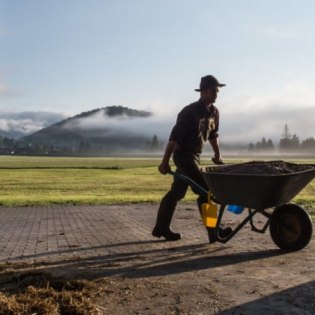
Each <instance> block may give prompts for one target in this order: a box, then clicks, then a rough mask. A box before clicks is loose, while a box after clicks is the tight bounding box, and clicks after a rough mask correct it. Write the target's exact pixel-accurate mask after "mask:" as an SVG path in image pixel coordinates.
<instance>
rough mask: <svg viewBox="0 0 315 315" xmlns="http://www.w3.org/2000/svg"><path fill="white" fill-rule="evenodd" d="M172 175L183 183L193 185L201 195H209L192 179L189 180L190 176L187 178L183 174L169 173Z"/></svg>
mask: <svg viewBox="0 0 315 315" xmlns="http://www.w3.org/2000/svg"><path fill="white" fill-rule="evenodd" d="M168 173H169V174H170V175H173V176H174V177H175V178H178V179H180V180H182V181H183V182H185V183H187V184H189V185H191V186H192V187H194V188H195V189H196V190H198V192H199V193H200V194H201V195H208V191H207V190H205V189H204V188H203V187H201V186H200V185H199V184H197V183H196V182H195V181H193V180H192V179H191V178H189V177H188V176H185V175H183V174H180V173H177V172H174V171H169V172H168Z"/></svg>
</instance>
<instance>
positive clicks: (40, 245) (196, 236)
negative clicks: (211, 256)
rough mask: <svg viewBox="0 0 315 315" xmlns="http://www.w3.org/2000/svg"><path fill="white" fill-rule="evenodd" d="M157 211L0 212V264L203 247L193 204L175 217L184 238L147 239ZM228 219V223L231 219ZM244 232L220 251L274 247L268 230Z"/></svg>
mask: <svg viewBox="0 0 315 315" xmlns="http://www.w3.org/2000/svg"><path fill="white" fill-rule="evenodd" d="M156 210H157V205H150V204H149V205H146V204H135V205H113V206H52V207H17V208H0V224H1V229H0V240H1V242H0V262H12V261H25V262H42V261H43V262H44V261H48V262H52V261H62V260H69V259H87V258H93V257H94V258H95V257H98V256H101V257H105V258H106V257H109V256H113V255H126V254H128V255H131V254H134V255H138V254H139V253H141V252H144V251H145V252H146V253H148V250H150V249H152V251H153V250H157V249H168V248H174V247H177V246H178V247H183V246H185V245H189V246H191V245H198V244H199V245H200V244H203V245H205V246H208V244H207V236H206V233H205V229H204V228H203V226H202V224H201V221H200V218H199V214H198V211H197V210H196V209H195V205H194V204H184V203H183V204H180V205H179V207H178V210H177V212H176V215H175V218H174V221H173V222H174V223H173V227H174V230H176V231H180V232H181V233H182V234H183V239H182V240H181V241H179V242H162V241H159V240H158V239H156V238H153V237H152V236H151V230H152V226H153V224H154V221H155V216H156ZM232 216H234V217H230V223H231V222H233V221H232V219H235V215H233V214H232ZM228 218H229V217H228ZM243 230H244V231H243ZM243 230H242V231H241V232H240V233H239V234H238V235H236V236H235V237H234V238H233V239H232V240H231V241H230V242H229V243H227V244H225V245H223V244H220V246H225V247H226V246H228V245H230V244H232V245H233V244H234V245H237V250H243V249H244V250H249V249H252V250H255V246H256V247H257V248H258V244H259V246H260V248H261V246H265V249H274V248H275V245H274V244H273V243H272V241H271V239H270V235H269V231H267V232H266V233H265V234H263V235H262V234H257V233H254V232H250V231H249V227H245V228H243ZM244 240H245V241H244ZM243 241H244V242H243ZM243 243H244V244H243ZM242 244H243V245H242ZM264 244H265V245H264ZM212 246H215V245H212ZM229 247H230V246H229ZM233 247H234V246H232V248H233ZM242 247H243V248H242ZM212 248H213V247H212Z"/></svg>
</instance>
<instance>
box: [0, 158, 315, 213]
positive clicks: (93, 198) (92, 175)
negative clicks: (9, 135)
mask: <svg viewBox="0 0 315 315" xmlns="http://www.w3.org/2000/svg"><path fill="white" fill-rule="evenodd" d="M240 161H241V160H239V159H238V160H231V161H228V162H240ZM295 162H300V163H302V162H305V161H295ZM307 162H308V163H311V162H312V161H307ZM158 163H159V159H145V158H119V159H114V158H63V157H62V158H61V157H58V158H56V157H15V156H12V157H11V156H5V157H0V189H1V194H0V205H2V206H27V205H53V204H59V205H60V204H94V205H96V204H115V203H139V202H159V201H160V199H161V197H162V196H163V195H164V194H165V192H166V191H167V190H168V189H169V186H170V184H171V182H172V177H171V176H169V175H166V176H163V175H160V174H159V173H158V171H157V166H158ZM204 163H205V165H207V164H208V163H209V161H204ZM313 163H314V161H313ZM194 199H195V196H194V195H193V193H192V192H191V191H189V192H188V194H187V196H186V198H185V200H189V201H191V200H194ZM293 201H296V202H297V203H299V204H302V205H304V206H305V207H306V209H310V211H313V210H312V209H315V182H314V181H313V182H312V183H310V184H309V185H308V186H306V187H305V188H304V189H303V190H302V191H301V192H300V194H298V195H297V196H296V198H295V199H294V200H293Z"/></svg>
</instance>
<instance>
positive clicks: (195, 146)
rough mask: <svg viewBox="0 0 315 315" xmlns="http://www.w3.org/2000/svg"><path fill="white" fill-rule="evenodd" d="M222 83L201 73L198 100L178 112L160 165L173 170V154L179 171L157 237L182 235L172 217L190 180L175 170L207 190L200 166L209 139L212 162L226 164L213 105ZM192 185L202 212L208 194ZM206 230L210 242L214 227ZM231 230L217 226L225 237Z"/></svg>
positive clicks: (163, 203)
mask: <svg viewBox="0 0 315 315" xmlns="http://www.w3.org/2000/svg"><path fill="white" fill-rule="evenodd" d="M223 86H225V84H222V83H220V82H219V81H218V80H217V79H216V78H215V77H214V76H212V75H207V76H204V77H202V78H201V81H200V86H199V89H196V90H195V91H197V92H200V98H199V100H198V101H197V102H194V103H192V104H190V105H188V106H186V107H184V108H183V109H182V110H181V111H180V113H179V114H178V116H177V121H176V124H175V126H174V127H173V129H172V131H171V134H170V137H169V142H168V143H167V145H166V148H165V152H164V156H163V159H162V162H161V164H160V165H159V172H160V173H161V174H164V175H165V174H168V173H170V172H171V167H170V158H171V157H172V158H173V161H174V163H175V166H176V172H175V176H174V181H173V183H172V186H171V188H170V190H169V191H168V193H167V194H166V195H165V196H164V197H163V199H162V201H161V203H160V207H159V209H158V213H157V218H156V224H155V227H154V228H153V231H152V235H153V236H155V237H164V238H165V239H166V240H167V241H176V240H179V239H181V234H180V233H175V232H173V231H172V229H171V221H172V217H173V214H174V211H175V208H176V205H177V202H178V201H180V200H181V199H183V198H184V197H185V195H186V192H187V189H188V187H189V183H188V182H187V181H183V180H181V178H179V177H178V176H176V174H182V175H184V176H187V177H188V178H190V179H191V180H193V182H195V183H196V184H197V185H199V186H200V187H201V188H203V189H204V190H208V188H207V184H206V182H205V180H204V178H203V176H202V173H201V170H200V155H201V153H202V150H203V147H204V145H205V144H206V143H207V142H208V141H209V142H210V145H211V147H212V149H213V152H214V157H213V158H212V161H213V163H214V164H223V162H222V157H221V153H220V147H219V142H218V130H219V118H220V117H219V110H218V108H217V107H216V106H214V103H215V101H216V99H217V96H218V92H219V88H221V87H223ZM190 186H191V188H192V190H193V191H194V192H195V193H196V194H197V195H198V197H197V203H198V208H199V211H200V214H201V206H202V204H204V203H207V201H208V197H207V195H205V194H202V193H200V190H198V189H196V185H190ZM207 232H208V236H209V242H210V243H213V242H215V241H216V234H215V233H214V228H208V227H207ZM231 232H232V229H231V228H230V227H227V228H222V227H218V235H219V236H220V237H222V238H224V237H226V236H228V235H229V234H230V233H231Z"/></svg>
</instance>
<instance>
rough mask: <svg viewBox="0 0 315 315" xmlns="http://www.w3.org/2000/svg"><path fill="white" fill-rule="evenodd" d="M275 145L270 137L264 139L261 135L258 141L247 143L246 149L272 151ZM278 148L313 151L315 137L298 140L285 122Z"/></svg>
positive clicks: (282, 149)
mask: <svg viewBox="0 0 315 315" xmlns="http://www.w3.org/2000/svg"><path fill="white" fill-rule="evenodd" d="M276 148H277V146H276V145H275V144H274V143H273V141H272V140H271V139H268V140H267V139H266V138H265V137H263V138H262V139H261V140H260V141H257V142H256V143H255V144H254V143H249V145H248V150H249V151H251V152H259V151H268V152H270V151H274V150H276ZM278 149H279V151H280V152H296V151H303V152H306V153H315V139H314V137H309V138H307V139H304V140H300V138H299V137H298V136H297V135H296V134H291V133H290V131H289V127H288V125H287V124H286V125H285V126H284V132H283V134H282V137H281V139H280V141H279V144H278Z"/></svg>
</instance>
